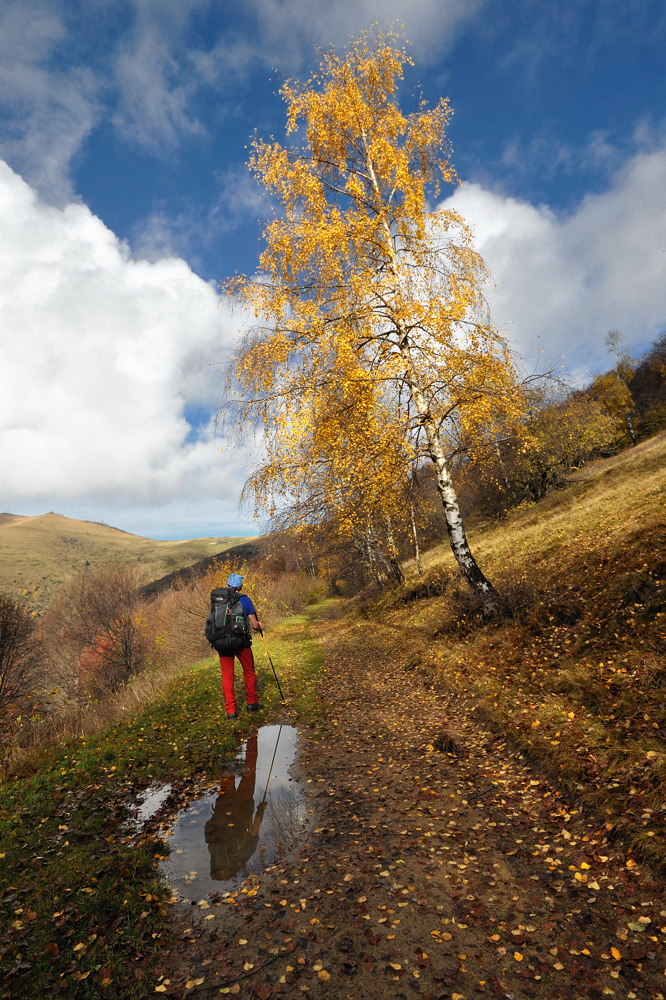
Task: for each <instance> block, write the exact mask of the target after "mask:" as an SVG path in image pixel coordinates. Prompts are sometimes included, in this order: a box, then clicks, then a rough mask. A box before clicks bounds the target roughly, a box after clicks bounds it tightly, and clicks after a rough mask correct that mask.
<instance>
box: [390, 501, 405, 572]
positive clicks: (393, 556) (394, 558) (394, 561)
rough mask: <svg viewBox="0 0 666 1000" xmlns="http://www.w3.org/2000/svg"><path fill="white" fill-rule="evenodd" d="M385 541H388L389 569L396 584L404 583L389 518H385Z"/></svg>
mask: <svg viewBox="0 0 666 1000" xmlns="http://www.w3.org/2000/svg"><path fill="white" fill-rule="evenodd" d="M386 539H387V541H388V550H389V562H390V563H391V569H392V570H393V575H394V576H395V578H396V580H397V581H398V583H404V582H405V574H404V573H403V572H402V566H401V565H400V560H399V559H398V548H397V546H396V544H395V540H394V538H393V525H392V524H391V518H390V517H389V518H387V521H386Z"/></svg>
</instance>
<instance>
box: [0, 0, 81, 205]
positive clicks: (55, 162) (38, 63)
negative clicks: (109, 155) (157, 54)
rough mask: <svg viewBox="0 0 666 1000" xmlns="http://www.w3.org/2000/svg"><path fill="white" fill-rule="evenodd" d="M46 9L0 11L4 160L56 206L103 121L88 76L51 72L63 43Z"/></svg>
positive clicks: (59, 26)
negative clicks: (73, 167) (78, 155)
mask: <svg viewBox="0 0 666 1000" xmlns="http://www.w3.org/2000/svg"><path fill="white" fill-rule="evenodd" d="M65 35H66V29H65V27H64V25H63V23H62V20H61V18H60V17H59V16H58V14H57V13H56V11H55V10H54V9H53V5H52V4H50V3H48V2H45V0H44V2H36V3H31V4H25V3H23V2H22V0H19V2H18V3H17V2H13V3H12V2H9V3H6V4H5V5H3V7H2V10H0V110H3V109H4V112H5V114H6V115H8V127H6V128H5V131H4V133H3V135H2V138H1V139H0V156H3V157H4V158H6V159H7V160H10V161H11V162H12V163H13V164H14V165H15V166H16V168H17V169H18V170H20V171H21V173H22V174H23V175H24V176H25V177H27V178H28V179H29V180H30V182H31V183H32V184H34V185H35V186H37V187H38V189H39V190H40V191H41V192H42V194H44V195H45V196H46V197H48V198H49V199H50V200H51V201H53V202H54V203H56V204H64V203H65V202H66V200H67V199H68V198H69V197H70V196H71V184H70V178H69V164H70V160H71V158H72V156H73V155H74V154H75V153H76V152H77V151H78V149H79V148H80V146H81V143H82V142H83V140H84V139H85V137H86V136H87V135H88V134H89V133H90V132H91V130H92V129H93V128H94V127H95V125H96V124H97V122H98V120H99V117H100V105H99V84H98V81H97V80H96V79H95V76H94V74H93V73H92V72H91V71H90V70H89V69H86V68H77V67H75V66H74V67H71V66H70V67H69V68H68V69H67V70H60V69H54V68H49V65H48V64H49V61H50V59H51V57H52V55H53V53H54V52H55V51H56V49H57V47H58V46H59V45H62V44H63V42H64V39H65Z"/></svg>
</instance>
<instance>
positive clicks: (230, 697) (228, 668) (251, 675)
mask: <svg viewBox="0 0 666 1000" xmlns="http://www.w3.org/2000/svg"><path fill="white" fill-rule="evenodd" d="M236 656H237V657H238V659H239V660H240V664H241V667H242V668H243V681H244V682H245V700H246V701H247V703H248V705H256V704H257V702H258V701H259V695H258V694H257V676H256V674H255V672H254V657H253V656H252V650H251V649H249V648H248V649H241V650H240V651H239V652H238V653H236ZM234 659H235V657H233V656H222V654H221V653H220V670H221V671H222V693H223V694H224V706H225V708H226V710H227V713H231V712H235V711H236V698H235V697H234Z"/></svg>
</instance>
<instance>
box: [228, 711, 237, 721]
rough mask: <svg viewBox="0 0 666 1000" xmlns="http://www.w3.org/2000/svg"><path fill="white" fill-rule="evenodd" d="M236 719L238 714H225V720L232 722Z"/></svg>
mask: <svg viewBox="0 0 666 1000" xmlns="http://www.w3.org/2000/svg"><path fill="white" fill-rule="evenodd" d="M237 718H238V712H227V719H229V720H230V721H233V720H234V719H237Z"/></svg>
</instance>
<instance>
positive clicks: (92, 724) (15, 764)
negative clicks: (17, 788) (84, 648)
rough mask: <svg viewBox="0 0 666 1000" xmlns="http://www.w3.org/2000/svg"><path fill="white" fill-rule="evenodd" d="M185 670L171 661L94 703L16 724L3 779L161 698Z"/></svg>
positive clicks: (62, 708) (0, 768) (5, 751)
mask: <svg viewBox="0 0 666 1000" xmlns="http://www.w3.org/2000/svg"><path fill="white" fill-rule="evenodd" d="M182 670H183V665H182V664H181V663H177V662H175V661H173V662H168V663H166V664H164V665H163V666H161V667H160V668H159V669H157V670H150V671H146V672H144V673H142V674H139V675H138V676H137V677H134V678H132V680H131V681H130V683H129V684H126V685H124V686H123V687H122V688H120V689H119V690H118V691H115V692H113V693H109V694H107V695H106V697H104V698H103V699H100V700H98V701H94V702H80V703H77V702H71V703H69V704H65V705H61V706H60V707H59V708H58V710H57V711H52V712H48V713H45V714H40V715H37V716H35V717H34V718H28V719H25V720H24V721H22V723H21V724H19V725H15V726H14V727H12V729H11V731H10V732H9V733H7V736H6V742H5V743H4V746H3V748H2V750H3V755H2V761H1V762H0V780H4V779H6V778H8V777H11V776H15V775H20V774H25V773H28V772H30V771H32V770H34V768H35V767H36V766H37V765H38V764H40V763H41V762H43V761H44V760H45V759H46V758H47V757H48V756H49V754H50V753H51V752H52V751H53V750H54V749H56V748H57V747H59V746H61V745H62V744H63V743H66V742H67V741H69V740H71V739H75V738H77V737H81V736H90V735H92V734H94V733H102V732H104V731H105V730H107V729H109V728H110V727H111V726H113V725H114V724H115V723H117V722H118V721H119V720H121V719H128V718H131V716H132V715H135V714H137V713H139V712H141V711H143V710H144V709H145V708H146V707H147V706H148V705H151V704H153V703H154V702H156V701H158V700H159V699H160V698H161V697H162V696H163V695H164V694H165V692H166V691H167V689H168V688H169V687H170V686H171V684H172V683H173V680H174V678H175V677H177V676H178V674H180V673H181V672H182Z"/></svg>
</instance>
